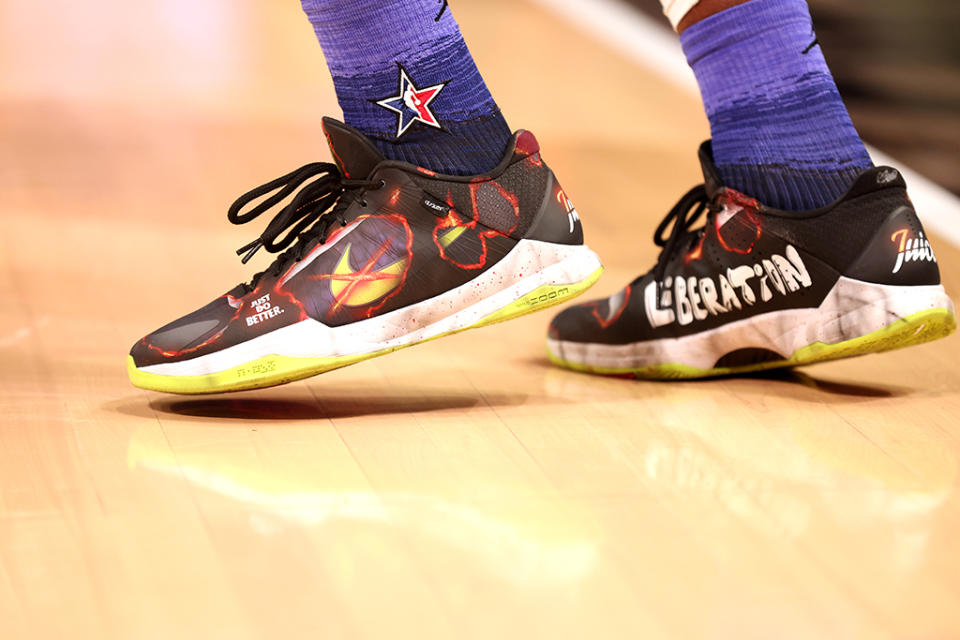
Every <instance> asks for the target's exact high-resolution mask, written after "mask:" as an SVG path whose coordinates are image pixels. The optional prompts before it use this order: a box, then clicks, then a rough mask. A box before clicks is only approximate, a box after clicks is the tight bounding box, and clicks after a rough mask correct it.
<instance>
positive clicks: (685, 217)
mask: <svg viewBox="0 0 960 640" xmlns="http://www.w3.org/2000/svg"><path fill="white" fill-rule="evenodd" d="M720 210H722V207H720V206H719V205H718V204H716V202H713V201H711V200H710V198H709V197H708V196H707V189H706V186H704V185H702V184H701V185H697V186H696V187H694V188H693V189H690V191H688V192H687V193H686V194H685V195H684V196H683V197H682V198H680V201H679V202H677V204H675V205H674V206H673V208H672V209H670V212H669V213H668V214H667V215H666V216H665V217H664V218H663V220H662V221H661V222H660V224H659V225H658V226H657V230H656V231H655V232H654V234H653V242H654V243H655V244H656V245H657V246H658V247H662V248H661V250H660V255H659V257H658V258H657V264H656V266H655V267H654V268H653V277H654V281H655V282H656V283H657V289H658V295H657V300H660V295H659V289H660V287H661V286H663V285H662V283H663V280H664V276H665V275H666V271H667V264H668V263H669V262H670V259H671V258H672V257H673V255H674V254H675V253H676V251H677V249H678V248H680V247H687V246H689V245H691V244H692V243H693V241H694V240H695V239H697V238H699V237H700V234H701V233H703V231H704V229H705V227H700V228H698V229H692V227H693V225H695V224H696V223H697V221H699V220H700V218H701V216H703V213H704V212H705V211H709V212H710V214H711V215H712V214H714V213H717V212H718V211H720ZM707 219H708V220H709V219H710V216H709V215H708V216H707ZM671 223H672V225H673V226H672V228H671V229H670V235H669V236H666V235H665V234H666V232H667V228H668V227H670V225H671ZM684 240H686V242H684ZM642 277H643V276H641V277H640V278H642ZM640 278H638V279H637V281H639V280H640ZM635 282H636V281H635Z"/></svg>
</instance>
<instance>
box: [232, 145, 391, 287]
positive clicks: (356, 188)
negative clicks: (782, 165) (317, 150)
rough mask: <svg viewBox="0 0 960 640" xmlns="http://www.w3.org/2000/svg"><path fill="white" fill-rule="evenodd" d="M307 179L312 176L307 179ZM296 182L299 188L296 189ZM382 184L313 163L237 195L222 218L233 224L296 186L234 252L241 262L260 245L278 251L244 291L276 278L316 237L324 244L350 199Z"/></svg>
mask: <svg viewBox="0 0 960 640" xmlns="http://www.w3.org/2000/svg"><path fill="white" fill-rule="evenodd" d="M314 178H315V179H314ZM311 179H314V180H313V181H312V182H308V181H309V180H311ZM304 183H307V184H305V185H304ZM301 185H304V186H303V187H302V188H300V187H301ZM383 185H384V182H383V181H382V180H350V179H347V178H344V177H343V174H341V173H340V169H339V168H338V167H337V165H335V164H331V163H329V162H312V163H310V164H308V165H304V166H302V167H300V168H299V169H297V170H295V171H291V172H290V173H288V174H286V175H283V176H280V177H279V178H277V179H275V180H271V181H270V182H268V183H266V184H264V185H261V186H259V187H257V188H256V189H251V190H250V191H248V192H247V193H245V194H243V195H242V196H240V197H239V198H237V200H236V202H234V203H233V204H232V205H230V210H229V211H228V212H227V219H228V220H230V222H232V223H233V224H246V223H247V222H250V221H251V220H254V219H255V218H257V217H258V216H260V215H261V214H263V213H265V212H266V211H268V210H269V209H271V208H272V207H274V206H276V205H278V204H279V203H280V202H282V201H283V200H284V199H285V198H287V197H288V196H290V195H291V194H293V192H294V191H296V190H297V189H298V188H300V191H299V192H297V194H296V195H295V196H294V197H293V199H292V200H291V201H290V203H289V204H287V205H286V206H285V207H283V208H282V209H280V210H279V211H278V212H277V214H276V215H275V216H274V217H273V219H272V220H271V221H270V223H269V224H267V228H266V229H264V231H263V233H261V234H260V236H259V237H257V238H256V239H255V240H253V241H252V242H249V243H247V244H245V245H244V246H242V247H240V248H239V249H238V250H237V255H242V256H243V263H244V264H246V263H247V261H248V260H250V258H252V257H253V255H254V254H255V253H256V252H257V251H259V250H260V248H261V247H263V248H264V249H266V250H267V251H269V252H270V253H279V252H281V251H283V253H281V254H280V255H279V256H277V259H276V260H274V262H273V264H272V265H270V267H269V268H268V269H267V270H266V271H262V272H260V273H258V274H256V275H255V276H254V277H253V280H251V281H250V283H249V284H247V285H245V288H246V290H248V291H249V290H250V289H252V288H254V287H256V285H257V282H258V281H259V280H260V278H261V277H263V275H264V274H265V273H270V274H271V275H274V276H277V275H279V274H280V273H281V271H282V270H283V268H284V266H286V265H287V264H289V263H290V262H295V261H299V260H302V259H303V258H304V256H305V254H306V251H307V250H308V249H310V248H312V247H313V246H316V244H317V242H318V241H319V242H320V243H323V241H324V240H325V239H326V237H327V233H328V231H329V230H330V228H331V227H332V226H333V224H334V223H335V222H339V223H340V224H341V226H346V224H347V223H346V220H345V219H344V217H343V213H344V211H346V209H347V207H348V206H349V205H350V203H351V202H353V201H354V200H357V199H360V198H361V197H362V194H363V192H364V191H365V190H367V189H379V188H380V187H382V186H383ZM271 193H272V195H270V196H269V197H267V198H265V199H264V200H263V202H260V203H259V204H257V205H256V206H255V207H253V208H252V209H250V210H249V211H247V212H243V209H244V207H246V206H247V205H249V204H250V203H251V202H253V201H254V200H256V199H257V198H262V197H263V196H266V195H267V194H271ZM361 203H362V204H363V205H364V206H366V201H364V200H362V199H361ZM288 247H289V249H288ZM285 250H286V251H285Z"/></svg>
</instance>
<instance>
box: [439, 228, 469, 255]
mask: <svg viewBox="0 0 960 640" xmlns="http://www.w3.org/2000/svg"><path fill="white" fill-rule="evenodd" d="M466 229H467V227H466V226H459V227H453V228H452V229H450V230H449V231H447V232H446V233H444V234H443V235H442V236H440V238H439V240H440V244H441V245H442V246H443V248H444V249H446V248H447V247H449V246H450V245H452V244H453V243H454V242H455V241H456V239H457V238H459V237H460V235H461V234H462V233H463V232H464V231H466Z"/></svg>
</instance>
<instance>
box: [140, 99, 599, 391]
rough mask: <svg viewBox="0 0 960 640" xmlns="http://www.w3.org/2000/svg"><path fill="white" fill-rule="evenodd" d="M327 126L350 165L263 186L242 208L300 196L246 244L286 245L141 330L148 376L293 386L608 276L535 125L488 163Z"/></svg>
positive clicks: (240, 214)
mask: <svg viewBox="0 0 960 640" xmlns="http://www.w3.org/2000/svg"><path fill="white" fill-rule="evenodd" d="M324 131H325V132H326V135H327V140H328V142H329V144H330V149H331V152H332V154H333V157H334V159H335V160H336V164H329V163H314V164H310V165H307V166H305V167H302V168H301V169H298V170H296V171H294V172H292V173H290V174H288V175H285V176H282V177H280V178H278V179H276V180H274V181H272V182H269V183H267V184H265V185H263V186H261V187H258V188H257V189H254V190H252V191H250V192H249V193H247V194H245V195H244V196H241V198H240V199H238V200H237V202H235V203H234V205H233V206H232V207H231V209H230V212H229V214H228V217H229V219H230V220H231V221H232V222H234V223H236V224H242V223H245V222H249V221H250V220H252V219H254V218H256V217H257V216H259V215H261V214H262V213H264V212H265V211H267V210H269V209H270V208H271V207H274V206H278V205H280V204H281V202H282V201H284V199H285V198H287V197H289V196H291V195H293V199H292V201H290V203H289V204H287V205H286V206H285V207H283V208H282V209H280V211H279V212H278V213H277V214H276V216H275V217H274V218H273V220H272V221H271V222H270V224H269V225H268V226H267V228H266V231H264V233H263V234H262V235H261V236H260V237H259V238H258V239H257V240H255V241H254V242H252V243H250V244H248V245H247V246H246V247H243V248H242V249H241V250H240V251H238V253H241V254H245V257H244V261H246V260H247V259H249V257H250V256H251V255H252V254H253V253H254V252H256V251H257V250H258V249H259V248H261V247H263V248H266V249H267V250H269V251H272V252H277V253H279V252H282V253H280V255H279V256H278V257H277V259H276V260H275V261H274V262H273V264H272V265H271V266H270V267H269V268H268V269H267V270H266V271H264V272H261V273H258V274H257V275H256V276H254V277H253V280H252V281H251V282H250V283H247V284H241V285H238V286H237V287H234V288H233V289H231V290H230V291H228V292H227V293H225V294H224V295H222V296H220V297H219V298H217V299H215V300H214V301H212V302H210V303H209V304H208V305H206V306H205V307H202V308H201V309H199V310H197V311H194V312H193V313H191V314H189V315H187V316H184V317H183V318H180V319H179V320H176V321H174V322H172V323H171V324H168V325H166V326H165V327H163V328H161V329H158V330H157V331H155V332H153V333H151V334H149V335H148V336H146V337H144V338H143V339H141V340H140V341H139V342H137V343H136V344H135V345H134V346H133V349H132V350H131V352H130V356H129V357H128V359H127V370H128V373H129V375H130V380H131V381H132V382H133V384H134V385H136V386H138V387H142V388H145V389H153V390H157V391H167V392H173V393H211V392H220V391H237V390H241V389H252V388H258V387H268V386H272V385H277V384H283V383H285V382H290V381H292V380H297V379H300V378H305V377H308V376H312V375H314V374H318V373H322V372H324V371H329V370H331V369H335V368H337V367H342V366H345V365H349V364H353V363H355V362H359V361H361V360H365V359H367V358H371V357H373V356H378V355H382V354H385V353H388V352H390V351H394V350H396V349H399V348H401V347H406V346H410V345H413V344H416V343H419V342H423V341H425V340H429V339H431V338H437V337H440V336H443V335H447V334H450V333H454V332H456V331H461V330H463V329H469V328H471V327H480V326H483V325H487V324H491V323H493V322H498V321H501V320H507V319H510V318H514V317H516V316H520V315H523V314H526V313H529V312H532V311H537V310H539V309H543V308H545V307H548V306H551V305H554V304H557V303H559V302H562V301H564V300H567V299H569V298H571V297H573V296H575V295H577V294H579V293H581V292H582V291H584V290H585V289H587V288H588V287H589V286H590V285H592V284H593V283H594V282H595V281H596V280H597V278H599V277H600V273H601V271H602V270H603V268H602V266H601V264H600V260H599V259H598V258H597V256H596V254H594V253H593V252H592V251H591V250H590V249H589V248H587V247H586V246H585V245H584V244H583V231H582V228H581V225H580V219H579V216H578V215H577V212H576V210H575V209H574V208H573V206H572V205H571V204H570V202H569V200H568V199H567V196H566V194H565V193H564V191H563V190H562V189H561V188H560V185H559V184H558V183H557V181H556V178H555V177H554V175H553V172H552V171H551V170H550V169H549V168H548V167H547V166H546V165H545V164H544V162H543V160H542V159H541V156H540V151H539V146H538V144H537V141H536V138H535V137H534V136H533V134H531V133H530V132H527V131H520V132H518V133H516V134H514V136H513V138H512V140H511V142H510V145H509V147H508V150H507V152H506V154H505V156H504V158H503V160H502V161H501V163H500V164H499V166H497V167H496V168H495V169H493V170H492V171H491V172H490V173H489V174H486V175H480V176H472V177H471V176H467V177H458V176H446V175H439V174H436V173H434V172H432V171H429V170H427V169H423V168H420V167H416V166H414V165H411V164H407V163H404V162H399V161H393V160H386V159H384V157H383V156H382V155H381V154H380V152H379V151H378V150H377V149H376V148H375V147H374V145H373V144H372V143H371V142H370V141H369V140H368V139H367V138H365V137H364V136H363V135H362V134H361V133H360V132H359V131H357V130H356V129H353V128H351V127H349V126H347V125H345V124H343V123H340V122H338V121H336V120H332V119H330V118H325V119H324ZM311 180H312V181H311ZM294 194H295V195H294ZM258 200H259V202H258ZM254 203H256V204H254ZM251 205H253V206H252V207H251ZM247 208H248V210H247V211H244V209H247Z"/></svg>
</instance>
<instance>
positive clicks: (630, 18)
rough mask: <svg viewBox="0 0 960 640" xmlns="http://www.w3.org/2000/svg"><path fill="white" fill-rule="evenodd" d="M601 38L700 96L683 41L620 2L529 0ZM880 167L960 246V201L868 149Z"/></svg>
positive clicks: (931, 224)
mask: <svg viewBox="0 0 960 640" xmlns="http://www.w3.org/2000/svg"><path fill="white" fill-rule="evenodd" d="M531 1H532V2H534V3H536V4H538V5H540V6H541V7H543V8H544V9H547V10H549V11H552V12H553V13H555V14H556V15H558V16H560V17H562V18H564V19H566V20H567V21H569V22H570V23H571V24H572V25H574V26H576V27H578V28H580V29H582V30H583V31H585V32H587V33H588V34H590V35H591V36H593V37H594V38H596V39H597V40H600V41H601V42H603V43H604V44H606V45H607V46H608V47H610V48H611V49H614V50H615V51H616V52H617V53H619V54H620V55H622V56H624V57H626V58H627V59H629V60H631V61H632V62H635V63H637V64H639V65H640V66H643V67H644V68H646V69H647V70H648V71H652V72H653V73H655V74H656V75H658V76H660V77H661V78H662V79H663V80H665V81H667V82H668V83H670V84H672V85H674V86H676V87H679V88H681V89H684V90H686V91H688V92H690V93H692V94H693V95H695V96H697V98H699V97H700V89H699V88H698V87H697V81H696V78H694V75H693V71H692V70H691V69H690V67H689V66H687V61H686V58H685V57H684V55H683V50H682V49H681V48H680V40H679V39H678V38H677V36H676V35H675V34H674V33H673V32H672V31H670V30H669V29H668V28H666V27H664V26H661V25H660V24H657V23H656V22H654V21H653V20H651V19H650V18H649V17H648V16H646V15H644V14H643V13H642V12H640V11H638V10H637V9H634V8H633V7H631V6H629V5H627V4H625V3H624V2H622V0H531ZM867 151H869V153H870V155H871V156H872V157H873V160H874V162H875V163H876V164H882V165H891V166H894V167H896V168H897V169H899V170H900V173H902V174H903V177H904V179H905V180H906V181H907V184H908V185H909V187H910V199H911V200H913V203H914V205H915V206H916V208H917V212H918V213H919V214H920V218H921V220H922V221H923V224H924V226H925V227H927V228H928V229H929V230H931V231H933V232H934V233H936V234H937V235H938V236H940V237H941V238H943V239H945V240H948V241H950V243H951V244H953V245H954V246H955V247H958V248H960V224H958V223H960V198H957V197H956V196H955V195H953V194H952V193H950V192H949V191H947V190H946V189H944V188H943V187H941V186H940V185H937V184H935V183H933V182H932V181H931V180H929V179H927V178H925V177H923V176H922V175H920V174H919V173H917V172H916V171H913V170H912V169H909V168H908V167H905V166H903V164H902V163H900V162H897V161H896V160H894V159H892V158H891V157H890V156H888V155H886V154H885V153H883V152H881V151H878V150H877V149H874V148H873V147H871V146H869V145H867Z"/></svg>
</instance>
